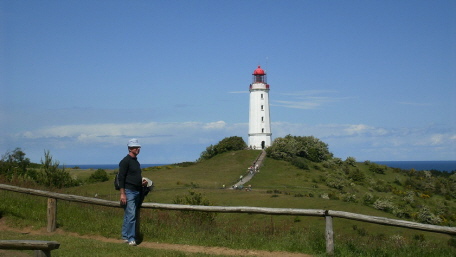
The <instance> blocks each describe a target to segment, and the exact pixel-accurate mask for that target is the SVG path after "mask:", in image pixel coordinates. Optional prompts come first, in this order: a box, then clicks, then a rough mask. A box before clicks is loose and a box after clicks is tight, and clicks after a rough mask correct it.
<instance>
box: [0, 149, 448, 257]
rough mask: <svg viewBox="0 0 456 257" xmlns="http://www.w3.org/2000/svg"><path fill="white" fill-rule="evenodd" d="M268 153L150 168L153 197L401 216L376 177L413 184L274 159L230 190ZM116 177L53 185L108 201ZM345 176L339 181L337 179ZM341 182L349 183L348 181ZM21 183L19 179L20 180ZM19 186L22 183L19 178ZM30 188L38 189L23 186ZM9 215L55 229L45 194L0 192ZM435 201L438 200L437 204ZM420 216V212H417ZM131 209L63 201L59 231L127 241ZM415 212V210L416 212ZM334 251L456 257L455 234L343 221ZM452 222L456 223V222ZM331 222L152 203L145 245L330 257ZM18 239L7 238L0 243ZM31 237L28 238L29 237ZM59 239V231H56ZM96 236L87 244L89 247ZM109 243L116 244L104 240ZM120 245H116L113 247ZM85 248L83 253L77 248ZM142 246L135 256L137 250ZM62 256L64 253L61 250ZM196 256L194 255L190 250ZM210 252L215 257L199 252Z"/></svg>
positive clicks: (101, 251)
mask: <svg viewBox="0 0 456 257" xmlns="http://www.w3.org/2000/svg"><path fill="white" fill-rule="evenodd" d="M259 153H260V151H253V150H250V151H248V150H245V151H235V152H228V153H224V154H221V155H217V156H215V157H213V158H211V159H209V160H206V161H203V162H199V163H195V164H192V165H178V164H177V165H168V166H160V167H151V168H147V169H145V170H144V172H143V175H144V176H145V177H148V178H150V179H152V180H153V181H154V184H155V188H154V191H153V192H151V193H150V194H149V195H148V196H147V197H146V199H145V202H156V203H176V202H184V203H185V201H199V202H206V203H209V204H210V205H216V206H254V207H273V208H300V209H328V210H338V211H347V212H353V213H360V214H366V215H372V216H382V217H387V218H395V219H397V218H398V217H397V213H394V212H388V211H384V210H380V209H376V208H373V207H372V205H367V204H366V203H365V201H363V200H362V199H363V197H364V196H365V195H368V194H373V195H374V196H375V197H377V198H381V197H384V198H387V197H391V199H393V198H392V196H390V194H391V193H390V192H389V193H388V192H381V190H380V191H375V190H373V189H372V185H370V186H369V183H370V182H369V181H377V184H378V181H383V182H382V183H384V184H386V185H395V187H396V190H402V191H405V190H406V188H405V187H406V186H405V185H403V184H402V185H398V183H397V181H404V180H405V179H406V177H405V175H403V174H402V173H398V172H397V171H396V170H394V169H390V168H388V169H387V170H386V171H385V172H384V173H383V174H379V173H375V172H370V171H369V165H368V164H365V163H356V164H355V165H356V167H357V169H358V170H359V172H362V173H363V174H366V176H367V177H368V179H366V180H365V181H367V182H363V183H354V182H353V183H350V184H349V185H345V186H344V187H343V189H342V190H341V189H340V188H339V189H338V188H337V186H334V184H333V183H328V180H329V179H330V178H328V175H327V174H328V172H329V173H330V171H331V168H330V167H329V168H328V167H325V166H324V165H323V164H322V163H309V169H304V170H303V169H298V168H296V167H295V166H293V165H291V164H289V163H287V162H284V161H277V160H273V159H269V158H267V159H266V160H265V163H264V166H263V167H261V169H260V172H259V173H258V174H256V175H255V176H254V178H253V179H252V180H251V181H249V182H248V184H250V185H251V186H252V190H251V191H245V190H232V189H223V187H224V186H225V187H226V188H228V187H230V186H231V185H232V184H234V183H235V182H237V179H238V178H239V176H240V175H245V172H246V171H247V168H248V167H249V166H250V165H251V162H252V161H253V160H255V158H256V157H257V156H258V155H259ZM92 172H94V171H93V170H70V173H71V175H72V176H76V177H78V178H79V179H82V180H84V179H85V178H87V177H89V176H90V174H91V173H92ZM107 172H108V174H109V176H110V178H111V179H110V180H109V181H106V182H102V183H94V184H85V185H82V186H78V187H71V188H65V189H59V190H54V191H56V192H60V193H68V194H75V195H81V196H89V197H95V195H96V196H97V197H99V198H103V199H106V200H113V201H116V200H118V198H119V195H118V194H119V193H118V191H115V190H114V187H113V178H114V174H115V172H116V170H109V171H107ZM336 181H337V180H336ZM339 182H340V183H342V182H343V181H341V180H339ZM18 183H19V182H18ZM19 184H20V183H19ZM24 186H30V185H24ZM0 196H1V199H3V200H2V201H1V202H0V218H1V219H0V220H2V222H4V224H6V225H7V226H9V227H14V228H29V229H32V230H39V229H42V228H45V227H46V199H45V198H42V197H36V196H30V195H24V194H18V193H13V192H6V191H0ZM423 201H427V204H428V205H429V206H434V205H438V204H443V205H445V204H446V205H447V207H448V208H449V210H454V206H455V202H454V200H451V199H450V200H447V199H445V198H444V197H441V196H438V195H435V196H432V197H429V198H419V199H416V202H423ZM430 201H432V202H430ZM412 214H413V212H412ZM122 215H123V211H122V209H120V208H108V207H101V206H94V205H87V204H81V203H72V202H66V201H58V221H57V222H58V223H57V225H58V228H59V230H62V231H65V232H71V233H77V234H78V235H88V236H100V237H104V238H110V239H118V238H119V233H120V226H121V221H122ZM410 216H411V217H412V216H413V215H410ZM333 222H334V231H335V256H456V243H455V238H454V237H451V236H449V235H445V234H439V233H432V232H424V231H418V230H412V229H405V228H397V227H390V226H382V225H376V224H369V223H364V222H357V221H352V220H345V219H334V221H333ZM449 225H451V226H454V225H453V224H452V223H450V224H449ZM324 227H325V222H324V218H321V217H302V216H271V215H260V214H207V213H197V212H195V213H194V212H180V211H162V210H151V209H143V210H142V212H141V233H142V242H144V243H146V242H161V243H170V244H180V245H200V246H212V247H226V248H231V249H252V250H265V251H283V252H294V253H305V254H310V255H313V256H326V253H325V251H326V249H325V239H324ZM16 236H17V235H15V234H14V233H13V234H2V236H1V237H2V238H1V239H6V238H14V237H16ZM20 236H21V237H22V238H23V237H25V236H24V235H20ZM47 237H48V238H51V239H52V240H56V241H59V240H60V239H59V236H57V235H52V234H50V235H48V236H47ZM60 241H62V242H63V243H62V246H61V249H59V250H56V251H54V252H53V256H73V255H69V254H67V253H68V252H67V251H71V252H72V254H73V253H74V252H75V253H74V254H75V255H77V256H112V253H113V252H112V251H111V250H108V248H109V249H110V248H111V246H110V245H109V244H110V243H100V245H99V246H94V247H88V248H84V247H78V246H79V245H84V244H86V243H85V241H84V239H77V240H71V239H68V240H67V239H65V237H62V240H60ZM93 243H94V242H91V243H87V245H90V244H93ZM103 244H108V245H109V246H108V245H103ZM111 244H112V243H111ZM113 245H115V247H112V248H113V249H115V250H113V251H114V252H116V253H119V255H116V256H123V255H122V253H123V252H125V251H129V253H130V254H133V255H131V256H183V255H180V254H188V253H179V252H175V251H167V252H159V253H157V255H151V253H150V252H149V253H148V254H146V255H143V254H144V253H142V252H141V251H142V249H141V247H138V248H137V249H133V250H132V249H127V250H125V248H126V247H127V246H125V245H119V244H113ZM78 249H83V250H78ZM131 251H133V252H131ZM59 254H60V255H59ZM185 256H193V255H185ZM195 256H206V255H195Z"/></svg>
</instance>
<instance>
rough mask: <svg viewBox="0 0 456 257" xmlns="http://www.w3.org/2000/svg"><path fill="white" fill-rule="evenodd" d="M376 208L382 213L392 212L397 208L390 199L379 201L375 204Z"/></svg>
mask: <svg viewBox="0 0 456 257" xmlns="http://www.w3.org/2000/svg"><path fill="white" fill-rule="evenodd" d="M374 208H375V209H377V210H381V211H386V212H391V211H393V209H394V208H395V207H394V204H393V203H392V202H391V200H389V199H377V200H376V201H375V202H374Z"/></svg>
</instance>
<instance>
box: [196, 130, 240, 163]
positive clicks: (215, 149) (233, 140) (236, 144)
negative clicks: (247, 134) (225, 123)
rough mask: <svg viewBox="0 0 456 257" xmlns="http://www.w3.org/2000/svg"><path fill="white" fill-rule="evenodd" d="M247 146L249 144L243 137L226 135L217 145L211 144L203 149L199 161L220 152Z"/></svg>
mask: <svg viewBox="0 0 456 257" xmlns="http://www.w3.org/2000/svg"><path fill="white" fill-rule="evenodd" d="M246 148H247V144H246V143H245V142H244V139H242V137H237V136H234V137H226V138H224V139H222V140H221V141H220V142H219V143H218V144H216V145H210V146H208V147H207V148H206V150H205V151H203V152H202V153H201V155H200V158H199V159H198V161H202V160H208V159H210V158H212V157H214V156H216V155H218V154H221V153H225V152H229V151H238V150H243V149H246Z"/></svg>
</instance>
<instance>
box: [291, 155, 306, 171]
mask: <svg viewBox="0 0 456 257" xmlns="http://www.w3.org/2000/svg"><path fill="white" fill-rule="evenodd" d="M291 164H293V165H294V166H296V167H297V168H299V169H302V170H308V169H309V165H307V163H306V159H304V158H302V157H295V158H293V160H292V161H291Z"/></svg>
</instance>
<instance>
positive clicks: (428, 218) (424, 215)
mask: <svg viewBox="0 0 456 257" xmlns="http://www.w3.org/2000/svg"><path fill="white" fill-rule="evenodd" d="M416 219H417V220H418V221H419V222H421V223H425V224H433V225H437V224H440V223H441V222H442V219H441V218H439V217H437V216H436V215H434V214H433V213H432V212H431V211H430V210H429V208H428V207H427V206H423V207H422V208H421V209H420V211H419V212H418V214H417V216H416Z"/></svg>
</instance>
